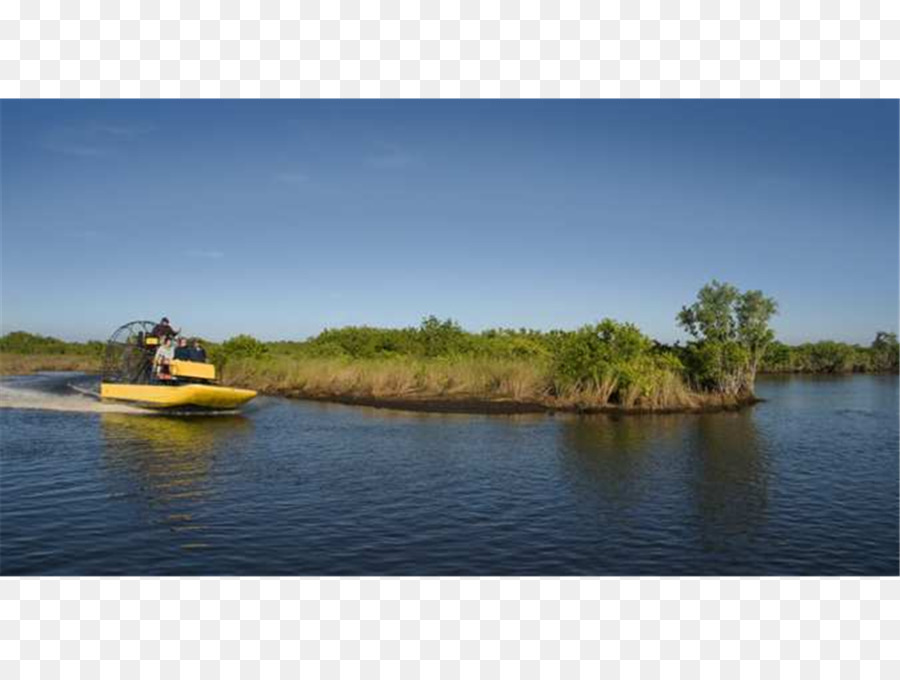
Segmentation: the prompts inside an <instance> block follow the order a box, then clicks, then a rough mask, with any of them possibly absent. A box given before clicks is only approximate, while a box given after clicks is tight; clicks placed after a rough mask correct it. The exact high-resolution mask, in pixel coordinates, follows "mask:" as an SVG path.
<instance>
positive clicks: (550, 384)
mask: <svg viewBox="0 0 900 680" xmlns="http://www.w3.org/2000/svg"><path fill="white" fill-rule="evenodd" d="M776 309H777V308H776V304H775V302H774V301H773V300H771V299H770V298H767V297H765V296H764V295H763V294H762V293H761V292H760V291H747V292H743V293H742V292H740V291H738V290H737V289H736V288H734V287H733V286H730V285H728V284H722V283H718V282H715V281H714V282H712V283H711V284H709V285H707V286H704V287H703V288H702V289H701V290H700V292H699V293H698V295H697V299H696V300H695V301H694V302H693V304H691V305H690V306H686V307H684V308H683V309H682V310H681V312H680V313H679V314H678V316H677V320H678V323H679V324H680V325H681V326H682V327H683V328H684V329H685V330H687V331H688V333H689V334H690V335H691V337H692V340H691V341H690V342H688V343H686V344H675V345H665V344H662V343H659V342H656V341H654V340H652V339H651V338H649V337H647V336H646V335H644V334H643V333H642V332H641V331H640V330H639V329H638V328H637V327H636V326H634V325H633V324H630V323H620V322H617V321H613V320H611V319H605V320H603V321H601V322H599V323H596V324H591V325H586V326H583V327H581V328H579V329H577V330H571V331H562V330H553V331H536V330H528V329H517V330H513V329H493V330H487V331H482V332H479V333H472V332H467V331H465V330H463V329H462V328H461V327H460V326H459V325H458V324H457V323H455V322H454V321H452V320H439V319H437V318H435V317H428V318H426V319H425V320H423V321H422V323H421V324H420V325H419V326H418V327H410V328H399V329H397V328H394V329H391V328H372V327H365V326H356V327H346V328H339V329H329V330H325V331H323V332H321V333H320V334H318V335H317V336H315V337H313V338H310V339H307V340H304V341H298V342H290V341H288V342H262V341H260V340H257V339H255V338H253V337H251V336H248V335H238V336H236V337H233V338H230V339H229V340H226V341H225V342H223V343H221V344H215V343H207V347H208V349H209V355H210V359H211V360H212V361H213V362H215V364H216V365H217V367H218V369H219V372H220V376H221V378H222V380H223V382H225V383H226V384H230V385H234V386H237V387H249V388H252V389H256V390H259V391H260V392H262V393H264V394H272V395H282V396H289V397H298V398H305V399H316V400H325V401H334V402H343V403H351V404H366V405H373V406H387V407H396V408H404V409H419V410H429V411H460V412H508V413H512V412H526V411H545V410H570V411H581V412H594V411H618V412H665V411H700V410H718V409H730V408H738V407H740V406H743V405H747V404H751V403H754V402H755V401H757V399H756V396H755V394H754V384H755V379H756V375H757V374H758V373H766V372H794V373H845V372H893V373H896V372H897V370H898V363H900V362H898V354H900V353H898V343H897V337H896V335H894V334H891V333H878V335H877V336H876V338H875V341H874V342H873V343H872V344H871V346H869V347H860V346H857V345H848V344H845V343H836V342H830V341H825V342H820V343H808V344H804V345H797V346H788V345H784V344H782V343H779V342H776V341H775V340H774V334H773V332H772V330H771V329H770V328H769V320H770V318H771V317H772V315H773V314H775V313H776ZM102 351H103V344H102V343H100V342H90V343H66V342H62V341H60V340H56V339H54V338H43V337H41V336H35V335H31V334H28V333H21V332H20V333H10V334H8V335H6V336H4V337H2V338H0V372H2V373H5V374H9V373H27V372H32V371H36V370H86V371H92V370H93V371H96V370H98V368H99V364H100V356H101V354H102Z"/></svg>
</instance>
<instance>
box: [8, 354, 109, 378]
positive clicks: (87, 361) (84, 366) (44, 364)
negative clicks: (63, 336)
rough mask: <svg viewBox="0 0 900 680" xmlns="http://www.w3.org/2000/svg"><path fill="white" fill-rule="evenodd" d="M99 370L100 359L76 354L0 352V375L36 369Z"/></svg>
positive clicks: (32, 371)
mask: <svg viewBox="0 0 900 680" xmlns="http://www.w3.org/2000/svg"><path fill="white" fill-rule="evenodd" d="M99 370H100V360H99V359H96V358H94V357H89V356H80V355H77V354H11V353H9V352H0V375H28V374H29V373H36V372H38V371H86V372H88V373H93V372H96V371H99Z"/></svg>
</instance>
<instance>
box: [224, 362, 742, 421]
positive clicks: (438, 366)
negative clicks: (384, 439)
mask: <svg viewBox="0 0 900 680" xmlns="http://www.w3.org/2000/svg"><path fill="white" fill-rule="evenodd" d="M222 380H223V382H225V383H227V384H231V385H235V386H239V387H248V388H251V389H256V390H259V391H260V392H262V393H268V394H276V395H289V396H297V397H309V398H316V399H329V398H332V399H336V400H341V399H366V400H375V401H377V400H383V401H384V402H385V403H389V402H390V401H391V400H394V401H407V402H412V401H416V400H421V401H425V400H440V401H445V402H451V403H452V402H454V401H456V402H462V401H466V400H469V401H474V402H513V403H520V404H532V405H538V406H540V407H545V408H549V409H561V410H580V411H591V410H604V409H632V410H642V411H644V410H645V411H666V410H695V409H705V408H720V407H729V406H733V405H736V402H735V403H732V402H728V400H723V398H721V397H719V396H717V395H710V394H701V393H697V392H692V391H690V390H689V389H688V388H687V387H686V386H685V384H684V383H683V382H682V380H681V379H680V378H679V377H678V376H677V375H675V374H671V375H667V376H665V377H664V378H663V379H661V380H659V381H658V382H657V383H655V385H654V387H653V388H652V389H651V390H649V391H645V390H644V391H642V390H641V389H639V388H637V387H626V388H620V386H619V385H618V384H617V383H616V381H615V380H609V381H605V382H603V383H601V384H600V385H598V386H595V387H592V388H589V389H572V388H566V387H564V386H562V385H560V384H558V383H556V382H555V381H554V380H553V376H552V374H551V370H550V366H549V364H546V363H540V362H532V361H526V360H503V361H501V360H496V359H477V358H456V359H430V360H428V359H412V358H392V359H340V358H308V359H295V358H287V357H276V358H271V359H266V360H234V361H231V362H230V363H228V364H227V365H226V366H225V368H224V370H223V371H222ZM613 395H617V399H616V401H615V403H613V402H611V401H610V400H611V397H612V396H613ZM732 401H734V400H732Z"/></svg>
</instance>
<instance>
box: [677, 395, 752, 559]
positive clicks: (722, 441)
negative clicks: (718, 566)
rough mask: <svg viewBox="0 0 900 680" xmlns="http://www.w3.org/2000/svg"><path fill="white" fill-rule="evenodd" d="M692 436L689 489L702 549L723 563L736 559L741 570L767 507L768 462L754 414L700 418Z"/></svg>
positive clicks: (742, 413)
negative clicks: (744, 556) (729, 556)
mask: <svg viewBox="0 0 900 680" xmlns="http://www.w3.org/2000/svg"><path fill="white" fill-rule="evenodd" d="M693 434H694V440H693V442H694V443H693V445H692V446H691V447H690V448H689V451H690V453H691V461H692V464H693V475H692V484H691V488H692V493H693V499H694V506H695V510H696V513H697V521H698V527H699V532H700V540H701V541H702V548H703V550H704V552H707V553H717V554H719V555H720V556H721V557H722V558H723V559H725V560H727V559H728V555H729V554H733V555H734V556H735V560H737V562H736V563H735V566H738V567H739V566H740V559H741V558H740V556H741V555H746V552H745V551H746V550H747V548H748V547H749V546H748V543H750V542H752V541H753V540H754V536H755V535H756V532H757V531H758V529H760V528H761V526H762V524H763V523H764V522H765V520H766V508H767V504H768V475H769V470H768V462H769V459H768V455H767V454H766V450H765V446H764V444H763V443H762V441H761V437H760V435H759V433H758V431H757V426H756V423H755V421H754V417H753V411H752V410H745V411H741V412H738V413H716V414H706V415H703V416H700V417H698V419H697V423H696V426H695V427H694V428H693ZM759 547H760V549H765V548H766V546H759ZM744 559H746V558H744Z"/></svg>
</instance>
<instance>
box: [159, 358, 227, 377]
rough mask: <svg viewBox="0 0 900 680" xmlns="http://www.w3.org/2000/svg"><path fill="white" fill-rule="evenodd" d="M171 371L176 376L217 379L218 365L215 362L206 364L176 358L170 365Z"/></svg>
mask: <svg viewBox="0 0 900 680" xmlns="http://www.w3.org/2000/svg"><path fill="white" fill-rule="evenodd" d="M169 372H170V373H171V375H172V377H174V378H199V379H201V380H215V379H216V367H215V366H214V365H213V364H204V363H201V362H199V361H184V360H183V359H175V360H173V361H172V362H171V363H170V365H169Z"/></svg>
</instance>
